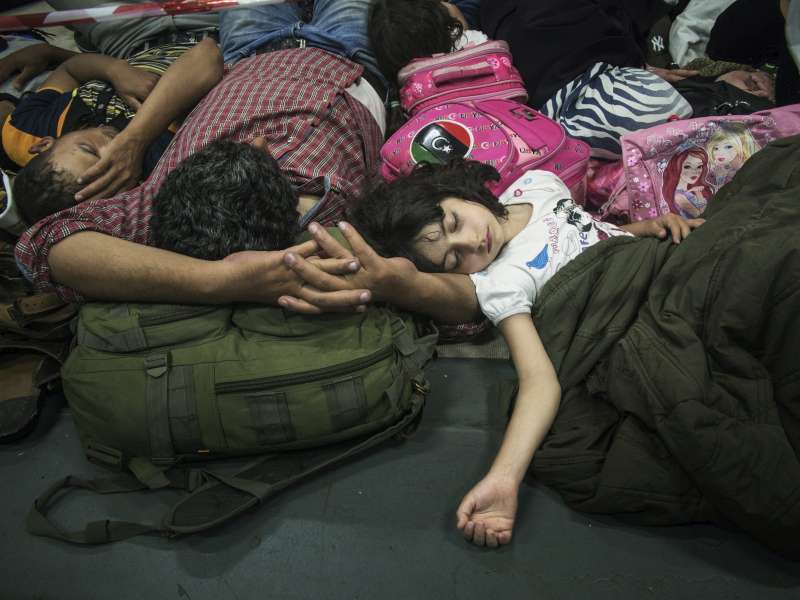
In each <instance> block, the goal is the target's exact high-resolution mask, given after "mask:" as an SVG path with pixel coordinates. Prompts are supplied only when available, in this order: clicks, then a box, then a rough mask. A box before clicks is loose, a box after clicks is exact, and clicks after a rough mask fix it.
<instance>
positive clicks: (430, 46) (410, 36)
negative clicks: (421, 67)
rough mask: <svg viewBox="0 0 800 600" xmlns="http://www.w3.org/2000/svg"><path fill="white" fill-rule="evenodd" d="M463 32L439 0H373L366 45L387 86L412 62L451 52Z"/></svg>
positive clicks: (458, 23)
mask: <svg viewBox="0 0 800 600" xmlns="http://www.w3.org/2000/svg"><path fill="white" fill-rule="evenodd" d="M463 32H464V28H463V26H462V25H461V22H460V21H459V20H458V19H456V18H454V17H452V16H450V13H449V12H447V9H446V8H445V7H444V6H443V5H442V3H441V2H440V1H439V0H374V1H373V3H372V5H371V6H370V10H369V24H368V34H369V42H370V46H371V47H372V51H373V52H374V53H375V58H376V59H377V61H378V67H379V68H380V70H381V72H382V73H383V75H384V77H386V79H387V81H389V82H390V83H397V73H398V72H399V71H400V69H402V68H403V67H404V66H406V65H407V64H408V63H409V62H411V61H412V60H413V59H415V58H421V57H423V56H430V55H432V54H437V53H440V52H441V53H446V52H451V51H452V50H453V48H454V45H455V43H456V41H457V40H458V38H459V37H461V34H462V33H463Z"/></svg>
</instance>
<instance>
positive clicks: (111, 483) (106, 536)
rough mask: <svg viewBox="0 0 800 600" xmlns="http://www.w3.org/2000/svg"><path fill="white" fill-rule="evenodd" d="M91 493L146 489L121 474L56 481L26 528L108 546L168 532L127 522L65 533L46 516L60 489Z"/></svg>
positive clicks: (34, 509)
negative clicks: (100, 477)
mask: <svg viewBox="0 0 800 600" xmlns="http://www.w3.org/2000/svg"><path fill="white" fill-rule="evenodd" d="M74 488H78V489H82V490H89V491H92V492H95V493H98V494H118V493H125V492H135V491H138V490H143V489H147V486H145V485H144V484H143V483H141V482H139V481H137V480H136V478H135V477H130V476H128V475H118V476H116V477H109V478H106V479H91V480H87V479H81V478H79V477H73V476H72V475H70V476H68V477H65V478H64V479H62V480H60V481H57V482H56V483H54V484H53V485H52V486H50V488H49V489H48V490H47V491H45V493H44V494H42V495H41V496H39V497H38V498H37V499H36V501H35V502H34V503H33V507H32V508H31V510H30V512H28V517H27V519H26V522H25V526H26V528H27V529H28V531H29V532H30V533H32V534H34V535H41V536H44V537H50V538H55V539H57V540H63V541H65V542H72V543H73V544H105V543H108V542H116V541H119V540H125V539H128V538H130V537H133V536H136V535H142V534H143V533H153V532H161V533H166V531H165V530H164V528H163V527H158V526H157V525H147V524H142V523H130V522H128V521H109V520H108V519H104V520H101V521H92V522H91V523H88V524H87V525H86V527H84V528H83V529H82V530H79V531H66V530H64V529H61V528H60V527H58V526H57V525H56V524H55V523H53V521H51V520H50V519H49V518H48V517H47V509H48V504H49V503H50V501H51V500H52V499H53V497H54V496H56V495H57V494H58V493H59V492H60V491H61V490H67V489H74Z"/></svg>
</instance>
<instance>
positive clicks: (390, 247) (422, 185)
mask: <svg viewBox="0 0 800 600" xmlns="http://www.w3.org/2000/svg"><path fill="white" fill-rule="evenodd" d="M499 179H500V175H499V174H498V172H497V171H496V170H495V169H494V167H491V166H489V165H485V164H483V163H479V162H476V161H465V160H462V159H457V160H452V161H450V162H448V163H446V164H444V165H431V164H427V163H423V164H421V165H419V166H417V168H416V169H414V170H413V171H412V172H411V173H410V174H409V175H407V176H405V177H400V178H398V179H395V180H394V181H392V182H389V183H387V182H385V181H381V182H378V183H376V184H374V185H373V186H372V187H371V188H370V189H369V190H368V191H367V192H365V193H364V195H363V196H362V197H361V198H360V199H359V201H358V202H357V203H356V205H355V207H354V208H352V209H351V210H350V211H349V213H348V220H349V221H350V222H351V223H352V224H353V226H354V227H355V228H356V229H357V230H358V231H359V233H361V235H362V236H364V239H365V240H366V241H367V243H369V244H370V245H371V246H372V247H373V248H374V249H375V251H376V252H378V253H379V254H380V255H381V256H385V257H392V256H402V257H403V258H407V259H409V260H410V261H412V262H413V263H414V264H415V265H416V266H417V268H418V269H419V270H421V271H426V272H429V273H436V272H440V271H441V270H442V269H441V266H440V265H437V264H434V263H432V262H431V261H429V260H427V259H426V258H425V257H423V256H420V255H419V254H418V253H417V252H416V250H415V249H414V242H415V240H416V238H417V236H418V235H419V233H420V232H421V231H422V229H423V228H424V227H426V226H427V225H430V224H431V223H438V222H440V221H441V220H442V218H443V217H444V211H443V210H442V207H441V206H440V205H439V204H440V203H441V202H442V201H443V200H445V199H446V198H460V199H462V200H470V201H472V202H477V203H478V204H481V205H483V206H485V207H486V208H488V209H489V211H491V213H492V214H494V215H495V216H497V217H500V218H505V217H506V216H507V215H508V210H507V209H506V207H505V206H503V205H502V204H501V203H500V201H499V200H498V199H497V197H496V196H495V195H494V194H492V192H490V191H489V190H488V189H487V188H486V182H488V181H499Z"/></svg>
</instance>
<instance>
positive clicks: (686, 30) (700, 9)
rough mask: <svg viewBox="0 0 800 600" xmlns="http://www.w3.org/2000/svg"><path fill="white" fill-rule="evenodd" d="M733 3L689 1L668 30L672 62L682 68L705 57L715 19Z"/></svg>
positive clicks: (712, 0) (724, 1)
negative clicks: (696, 59)
mask: <svg viewBox="0 0 800 600" xmlns="http://www.w3.org/2000/svg"><path fill="white" fill-rule="evenodd" d="M765 1H766V0H765ZM733 3H734V0H691V2H689V4H688V5H687V6H686V8H685V9H684V10H683V12H682V13H681V14H679V15H678V17H677V18H676V19H675V21H673V23H672V27H671V28H670V30H669V52H670V54H671V55H672V60H673V61H675V62H676V63H677V64H679V65H681V66H683V65H685V64H687V63H689V62H691V61H693V60H694V59H695V58H700V57H703V56H705V55H706V46H708V38H709V36H710V35H711V29H712V28H713V27H714V23H715V22H716V20H717V17H718V16H719V15H720V13H722V11H724V10H725V9H726V8H728V7H729V6H730V5H731V4H733Z"/></svg>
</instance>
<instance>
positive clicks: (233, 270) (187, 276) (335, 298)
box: [48, 231, 368, 310]
mask: <svg viewBox="0 0 800 600" xmlns="http://www.w3.org/2000/svg"><path fill="white" fill-rule="evenodd" d="M316 250H317V246H316V244H315V243H314V242H313V241H310V242H306V243H305V244H301V245H299V246H294V247H293V248H291V251H292V252H293V253H295V254H296V255H298V256H309V255H311V254H313V253H314V252H316ZM284 256H285V251H278V252H239V253H236V254H233V255H231V256H229V257H227V258H226V259H224V260H221V261H205V260H198V259H195V258H190V257H188V256H183V255H180V254H175V253H173V252H168V251H166V250H160V249H157V248H152V247H150V246H144V245H141V244H136V243H133V242H129V241H127V240H123V239H119V238H115V237H112V236H109V235H106V234H103V233H99V232H95V231H83V232H79V233H75V234H73V235H71V236H69V237H67V238H65V239H63V240H61V241H60V242H58V243H57V244H55V245H54V246H53V247H52V248H51V250H50V254H49V255H48V264H49V267H50V271H51V278H52V280H53V281H54V282H56V283H59V284H61V285H64V286H67V287H71V288H73V289H75V290H76V291H78V292H79V293H81V294H82V295H83V296H85V297H87V298H90V299H95V300H115V301H145V302H176V303H192V304H219V303H231V302H255V303H266V304H274V303H275V302H276V301H277V299H278V297H280V296H281V295H283V294H293V295H297V296H298V297H299V298H302V299H303V301H304V302H309V303H313V304H314V305H318V306H325V307H326V308H327V309H328V310H352V309H354V307H358V306H360V305H363V304H364V302H365V301H366V300H367V299H368V298H367V299H361V295H362V294H363V293H365V290H346V291H341V292H335V293H326V294H322V293H319V292H316V291H314V290H310V289H309V290H306V289H304V288H303V285H302V281H301V280H300V279H299V278H298V277H297V276H296V275H295V274H294V272H293V271H292V270H291V269H289V268H288V267H287V266H285V264H284V260H283V259H284ZM349 262H350V261H346V262H345V261H335V260H332V261H329V264H327V265H326V266H327V268H328V269H330V270H333V271H335V270H339V271H344V270H347V269H348V268H349V267H348V264H349Z"/></svg>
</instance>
